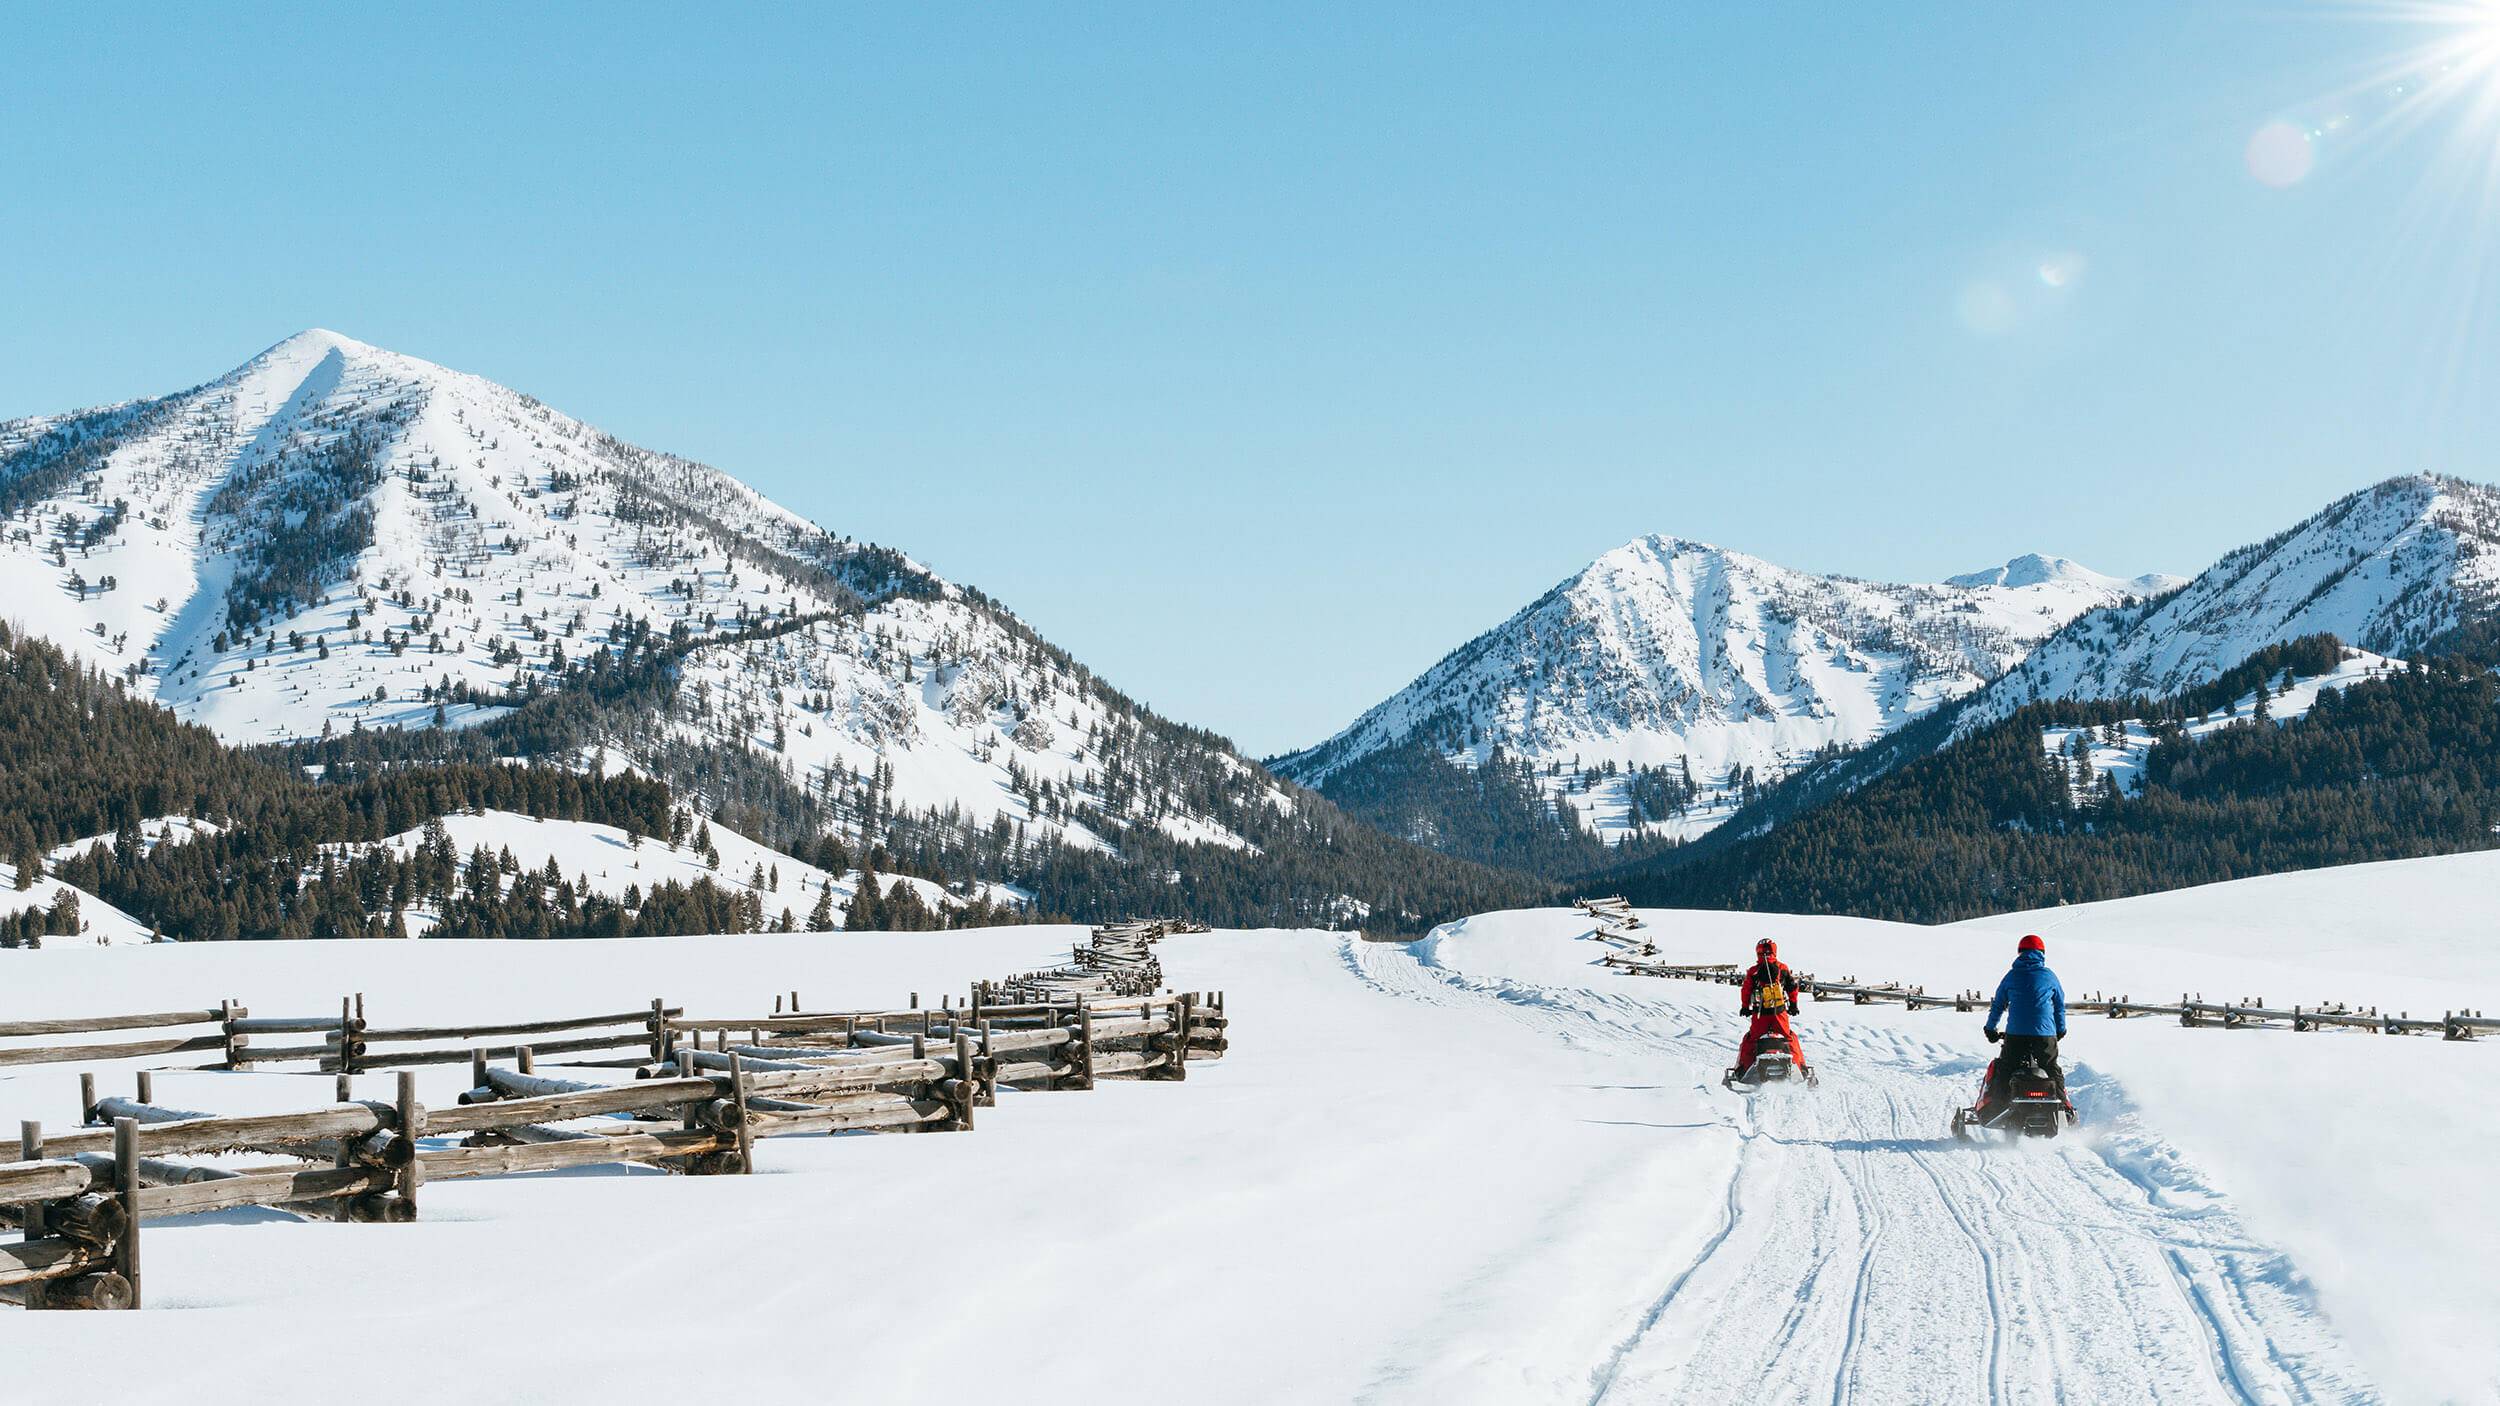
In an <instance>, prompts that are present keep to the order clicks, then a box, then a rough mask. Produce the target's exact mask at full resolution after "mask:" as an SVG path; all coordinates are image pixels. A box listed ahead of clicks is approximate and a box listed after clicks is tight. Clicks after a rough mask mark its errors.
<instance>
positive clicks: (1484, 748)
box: [1270, 534, 2168, 840]
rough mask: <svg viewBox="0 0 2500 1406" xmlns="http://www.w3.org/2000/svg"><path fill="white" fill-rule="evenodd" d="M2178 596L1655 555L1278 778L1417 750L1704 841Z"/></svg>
mask: <svg viewBox="0 0 2500 1406" xmlns="http://www.w3.org/2000/svg"><path fill="white" fill-rule="evenodd" d="M2167 579H2168V578H2142V579H2141V584H2139V583H2127V582H2121V581H2119V580H2117V578H2113V577H2108V576H2104V575H2102V574H2100V573H2097V572H2092V571H2089V570H2088V569H2086V568H2083V567H2080V566H2077V565H2075V564H2074V563H2072V562H2070V561H2067V560H2065V559H2063V558H2052V557H2044V556H2036V555H2035V556H2030V557H2017V558H2015V559H2013V560H2012V561H2010V562H2008V563H2006V564H2005V565H2004V566H2001V567H1997V568H1992V569H1991V570H1989V571H1985V572H1979V573H1972V574H1971V575H1970V576H1967V577H1963V578H1957V580H1958V581H1959V582H1960V584H1956V583H1955V582H1940V583H1914V584H1907V585H1894V584H1887V583H1881V582H1870V581H1865V580H1861V579H1859V578H1854V577H1848V576H1841V575H1817V574H1813V573H1808V572H1803V571H1797V570H1793V569H1791V568H1787V567H1782V566H1778V565H1776V564H1773V563H1771V562H1768V561H1765V560H1763V559H1762V558H1759V557H1755V556H1752V555H1750V554H1747V553H1744V552H1740V551H1734V550H1730V549H1727V548H1722V547H1718V546H1715V545H1712V544H1709V543H1705V542H1699V541H1694V540H1692V539H1688V538H1682V537H1677V536H1672V535H1668V534H1652V535H1649V536H1644V537H1640V538H1635V539H1634V540H1632V541H1631V542H1628V543H1626V544H1624V545H1623V546H1621V547H1618V548H1616V549H1614V550H1613V551H1610V552H1608V553H1606V554H1604V555H1602V556H1600V557H1598V558H1597V559H1596V560H1595V561H1593V562H1591V563H1590V564H1589V565H1588V566H1587V567H1585V568H1583V569H1582V570H1581V571H1579V572H1577V573H1575V574H1573V575H1572V576H1571V577H1569V578H1567V579H1565V580H1564V581H1562V582H1561V583H1559V584H1557V585H1556V586H1554V587H1552V588H1551V589H1549V590H1547V591H1546V592H1544V593H1543V594H1541V595H1540V596H1539V597H1538V598H1537V599H1536V600H1535V601H1532V602H1531V603H1530V604H1529V605H1527V606H1526V607H1524V608H1522V609H1521V610H1520V611H1518V612H1516V613H1515V614H1513V615H1512V616H1511V617H1510V618H1509V619H1508V620H1506V621H1504V622H1503V623H1502V624H1500V625H1497V626H1495V627H1494V628H1493V629H1491V630H1488V631H1486V632H1485V633H1483V634H1481V635H1479V636H1477V637H1476V638H1475V639H1473V640H1471V641H1469V642H1468V643H1466V644H1464V645H1462V646H1460V647H1459V648H1458V649H1456V650H1453V651H1452V652H1451V653H1450V654H1448V655H1447V656H1445V657H1444V658H1443V659H1442V660H1441V661H1440V662H1439V663H1437V664H1435V665H1434V666H1433V667H1432V668H1431V669H1429V670H1426V671H1425V673H1424V674H1422V675H1421V676H1419V677H1418V678H1417V679H1416V680H1415V681H1414V682H1412V683H1410V684H1408V685H1407V686H1406V687H1405V688H1404V689H1401V690H1400V691H1399V692H1398V693H1396V694H1393V695H1391V697H1390V698H1389V699H1387V700H1385V701H1383V702H1382V703H1380V704H1377V705H1375V706H1374V707H1373V708H1371V709H1369V710H1366V712H1365V713H1364V714H1363V716H1362V717H1360V718H1358V719H1357V720H1356V721H1355V722H1354V723H1353V724H1352V725H1350V726H1348V727H1347V728H1346V729H1344V730H1343V731H1341V732H1339V733H1338V734H1336V735H1335V736H1333V737H1331V738H1329V739H1328V740H1326V741H1324V742H1322V743H1320V744H1318V745H1317V746H1314V747H1310V748H1306V749H1303V750H1302V751H1299V752H1295V753H1290V754H1287V755H1286V756H1283V757H1280V758H1275V759H1272V760H1271V762H1270V766H1271V768H1272V769H1274V770H1275V771H1277V773H1278V774H1280V775H1283V776H1285V777H1287V778H1288V779H1291V780H1295V781H1299V782H1301V783H1303V784H1305V785H1310V786H1314V787H1316V788H1317V789H1319V790H1320V791H1321V792H1322V793H1323V794H1334V791H1333V790H1332V781H1334V780H1335V779H1336V778H1337V777H1338V776H1340V774H1342V773H1345V772H1346V770H1347V768H1349V767H1353V766H1355V765H1357V764H1358V763H1361V762H1363V761H1364V760H1366V759H1367V758H1371V757H1375V756H1381V755H1385V754H1388V753H1390V752H1392V751H1394V750H1398V749H1402V748H1408V747H1410V746H1411V747H1413V748H1415V749H1417V750H1420V751H1423V752H1435V753H1438V754H1439V755H1440V756H1441V757H1443V758H1445V759H1447V760H1449V761H1450V762H1451V763H1453V764H1456V765H1460V766H1465V767H1482V766H1484V765H1486V764H1488V763H1490V762H1492V761H1494V760H1495V759H1496V757H1497V755H1499V756H1501V757H1506V758H1510V759H1520V760H1525V761H1526V762H1528V763H1529V764H1530V765H1532V766H1534V767H1539V768H1544V769H1546V770H1547V772H1548V773H1549V774H1548V776H1547V778H1546V779H1547V780H1548V781H1549V782H1550V783H1552V784H1550V785H1549V786H1548V787H1547V789H1548V791H1549V794H1550V796H1551V799H1552V801H1553V803H1554V804H1555V806H1556V807H1557V808H1558V810H1557V815H1558V818H1559V819H1560V820H1561V821H1562V823H1565V824H1567V825H1568V824H1578V825H1582V826H1589V827H1594V828H1595V829H1597V830H1599V831H1602V832H1605V833H1608V834H1609V836H1610V837H1611V838H1614V839H1618V840H1630V839H1642V838H1671V839H1685V838H1691V837H1693V836H1696V835H1699V834H1701V833H1705V832H1706V831H1707V830H1708V829H1710V828H1711V827H1712V826H1714V825H1716V824H1717V823H1719V822H1721V821H1723V820H1724V819H1726V817H1727V816H1728V815H1729V814H1730V813H1732V812H1733V810H1734V809H1735V806H1736V805H1737V804H1738V803H1739V802H1741V801H1742V800H1743V799H1744V798H1746V797H1747V796H1748V795H1750V794H1751V793H1752V792H1753V791H1754V790H1755V789H1757V788H1759V787H1761V786H1764V785H1767V784H1769V783H1770V782H1772V781H1775V780H1777V779H1778V778H1779V777H1780V776H1782V775H1785V774H1787V773H1788V772H1790V771H1793V770H1795V769H1796V768H1797V767H1799V766H1801V765H1803V764H1804V763H1805V762H1806V761H1808V760H1810V759H1811V758H1812V757H1814V756H1815V755H1817V754H1819V753H1822V752H1825V751H1827V750H1828V749H1831V748H1834V747H1844V746H1854V745H1859V744H1862V743H1864V742H1867V741H1869V740H1872V739H1873V738H1876V737H1880V736H1883V735H1886V734H1888V733H1890V732H1892V731H1895V730H1897V729H1898V728H1899V727H1901V726H1902V725H1904V724H1906V723H1908V722H1910V721H1912V720H1914V719H1916V718H1918V717H1921V716H1924V715H1926V714H1927V713H1929V712H1930V711H1932V710H1933V709H1934V708H1936V707H1937V706H1939V705H1941V704H1943V703H1945V702H1948V701H1951V700H1952V699H1955V698H1958V697H1961V696H1964V695H1966V694H1968V693H1971V692H1974V691H1976V690H1977V689H1979V688H1980V687H1982V686H1984V685H1985V684H1986V683H1988V682H1989V681H1990V680H1992V679H1994V678H1995V677H1996V676H1998V675H1999V674H2001V673H2002V672H2004V670H2005V669H2007V668H2009V667H2011V666H2012V665H2013V664H2014V663H2015V662H2017V661H2018V660H2019V659H2020V658H2022V657H2023V655H2024V653H2025V652H2026V651H2027V650H2028V648H2029V647H2030V645H2032V644H2033V643H2035V642H2036V641H2037V640H2039V639H2041V638H2045V637H2047V636H2048V635H2050V634H2052V633H2054V632H2055V630H2056V629H2058V628H2060V627H2062V626H2063V625H2064V624H2065V623H2066V622H2067V621H2068V620H2069V619H2071V618H2072V617H2073V616H2074V615H2076V614H2079V613H2081V612H2083V611H2085V610H2087V609H2090V608H2093V607H2095V606H2098V605H2102V604H2105V603H2108V602H2110V601H2112V600H2117V599H2125V598H2129V597H2130V596H2131V595H2132V594H2133V593H2134V592H2136V591H2138V590H2142V589H2150V588H2152V587H2153V586H2155V585H2159V584H2164V583H2166V581H2167ZM2009 583H2010V584H2009ZM1417 760H1421V759H1420V758H1418V759H1417ZM1565 767H1569V768H1570V769H1571V771H1572V773H1573V775H1572V776H1570V777H1566V776H1564V775H1563V774H1562V770H1563V768H1565ZM1592 768H1594V769H1595V772H1594V774H1592V773H1591V769H1592ZM1393 808H1394V806H1393ZM1427 827H1428V822H1427ZM1415 828H1416V826H1415V825H1414V824H1412V823H1410V824H1408V825H1407V826H1406V827H1405V828H1404V829H1401V830H1400V831H1399V833H1401V834H1407V831H1408V830H1412V829H1415ZM1407 837H1409V838H1413V837H1415V836H1414V835H1411V834H1407Z"/></svg>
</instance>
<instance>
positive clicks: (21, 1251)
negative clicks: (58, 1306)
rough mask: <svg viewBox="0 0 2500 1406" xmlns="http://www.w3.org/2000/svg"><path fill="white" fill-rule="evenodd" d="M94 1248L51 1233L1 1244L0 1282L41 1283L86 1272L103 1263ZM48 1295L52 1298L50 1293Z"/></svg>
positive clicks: (10, 1283) (0, 1283) (5, 1283)
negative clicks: (36, 1237) (37, 1238)
mask: <svg viewBox="0 0 2500 1406" xmlns="http://www.w3.org/2000/svg"><path fill="white" fill-rule="evenodd" d="M102 1262H103V1259H102V1257H101V1256H99V1255H97V1254H96V1253H95V1251H93V1250H91V1249H89V1248H88V1247H86V1246H84V1245H81V1244H78V1243H77V1242H75V1241H71V1240H63V1239H61V1238H60V1237H58V1236H48V1237H46V1238H44V1239H41V1240H21V1241H19V1242H18V1243H16V1244H13V1245H0V1285H14V1284H40V1283H44V1282H46V1281H48V1280H59V1279H67V1278H69V1277H71V1276H72V1275H77V1274H83V1273H85V1272H86V1271H87V1270H88V1269H90V1268H92V1267H94V1266H96V1265H98V1264H101V1263H102ZM46 1297H47V1298H48V1297H50V1295H49V1294H48V1293H47V1294H46Z"/></svg>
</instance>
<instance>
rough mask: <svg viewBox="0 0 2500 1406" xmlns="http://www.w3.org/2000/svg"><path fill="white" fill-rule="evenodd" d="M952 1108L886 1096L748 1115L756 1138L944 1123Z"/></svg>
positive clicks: (929, 1101)
mask: <svg viewBox="0 0 2500 1406" xmlns="http://www.w3.org/2000/svg"><path fill="white" fill-rule="evenodd" d="M954 1111H955V1110H954V1105H953V1104H952V1103H950V1102H948V1101H946V1100H943V1099H912V1098H904V1097H902V1096H900V1095H886V1096H883V1097H881V1098H877V1099H861V1100H858V1101H856V1102H847V1103H844V1104H841V1105H826V1106H823V1107H820V1108H817V1109H814V1110H812V1111H810V1112H806V1113H767V1112H763V1111H761V1110H756V1111H753V1112H752V1113H751V1117H752V1119H753V1122H754V1127H753V1132H754V1134H755V1135H756V1136H759V1137H776V1136H781V1135H785V1134H791V1133H811V1132H846V1131H853V1130H860V1129H869V1128H890V1127H916V1126H919V1125H921V1124H924V1123H944V1122H946V1121H948V1120H949V1119H951V1118H952V1117H953V1116H954Z"/></svg>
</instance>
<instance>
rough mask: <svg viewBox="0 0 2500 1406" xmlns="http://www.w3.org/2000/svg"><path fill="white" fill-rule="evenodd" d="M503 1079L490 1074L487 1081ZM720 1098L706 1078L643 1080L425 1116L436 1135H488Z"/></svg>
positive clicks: (515, 1078)
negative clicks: (529, 1125)
mask: <svg viewBox="0 0 2500 1406" xmlns="http://www.w3.org/2000/svg"><path fill="white" fill-rule="evenodd" d="M505 1074H507V1071H504V1070H493V1071H490V1077H491V1076H500V1075H505ZM536 1082H537V1083H539V1084H563V1083H567V1082H568V1081H565V1080H559V1079H546V1078H544V1077H543V1076H537V1077H536ZM498 1087H521V1085H520V1084H519V1083H518V1076H512V1078H511V1079H510V1080H508V1081H499V1083H498ZM718 1095H719V1085H718V1084H716V1083H715V1082H714V1081H712V1080H711V1079H708V1078H696V1079H646V1080H643V1081H641V1082H639V1083H631V1084H581V1085H575V1086H573V1087H570V1088H567V1089H564V1090H561V1091H558V1092H552V1093H545V1094H536V1095H531V1096H527V1097H522V1098H509V1099H504V1100H501V1101H499V1102H494V1103H473V1104H468V1105H465V1106H463V1107H459V1108H434V1109H428V1110H427V1111H426V1126H427V1128H428V1129H429V1130H431V1131H432V1132H435V1133H438V1134H448V1133H468V1132H478V1131H482V1130H486V1129H501V1128H513V1127H519V1126H522V1125H524V1124H529V1123H561V1122H564V1121H565V1120H567V1119H571V1118H592V1117H598V1116H600V1115H603V1114H613V1113H657V1112H660V1111H663V1110H666V1109H671V1108H682V1107H685V1106H687V1105H689V1104H700V1103H707V1102H709V1101H711V1100H712V1099H713V1098H716V1097H718Z"/></svg>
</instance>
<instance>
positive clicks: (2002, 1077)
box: [1979, 934, 2073, 1109]
mask: <svg viewBox="0 0 2500 1406" xmlns="http://www.w3.org/2000/svg"><path fill="white" fill-rule="evenodd" d="M1987 1035H1988V1042H1989V1043H1990V1044H1995V1043H1997V1042H1998V1041H2000V1040H2001V1041H2003V1042H2004V1044H2005V1049H2004V1052H2003V1053H2001V1054H1999V1055H1998V1056H1997V1057H1996V1058H1995V1059H1994V1060H1991V1061H1990V1062H1989V1064H1988V1087H1987V1092H1986V1093H1985V1094H1983V1095H1981V1097H1980V1102H1979V1106H1980V1107H1981V1108H1982V1109H1986V1108H1988V1107H1989V1106H1991V1105H1993V1104H1995V1103H1996V1102H1997V1101H1998V1100H2000V1099H2002V1098H2004V1097H2005V1084H2006V1080H2007V1078H2008V1077H2009V1076H2010V1075H2011V1074H2012V1073H2013V1071H2014V1070H2015V1069H2016V1068H2017V1067H2018V1066H2020V1065H2021V1064H2022V1062H2023V1061H2024V1060H2025V1059H2034V1060H2037V1061H2039V1064H2040V1067H2041V1069H2042V1070H2044V1071H2045V1072H2046V1073H2047V1074H2048V1076H2049V1077H2050V1078H2052V1079H2055V1080H2056V1081H2057V1096H2058V1097H2059V1098H2060V1099H2064V1098H2065V1097H2066V1073H2065V1071H2064V1070H2062V1069H2060V1068H2058V1064H2057V1042H2058V1041H2059V1040H2062V1039H2064V1038H2065V1037H2066V988H2065V987H2064V986H2061V985H2059V984H2058V980H2057V973H2055V972H2053V971H2050V970H2049V945H2048V944H2047V943H2046V942H2043V941H2041V940H2040V938H2039V936H2038V935H2037V934H2034V935H2032V936H2028V937H2025V938H2024V939H2023V940H2022V942H2021V943H2020V944H2018V946H2017V947H2016V950H2015V953H2014V966H2013V969H2012V970H2010V971H2008V972H2006V974H2005V979H2004V980H2003V981H2000V982H1998V983H1997V998H1996V999H1995V1000H1994V1001H1992V1002H1990V1003H1989V1004H1988V1029H1987ZM2067 1106H2068V1107H2070V1108H2071V1107H2073V1104H2071V1103H2069V1104H2068V1105H2067Z"/></svg>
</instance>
